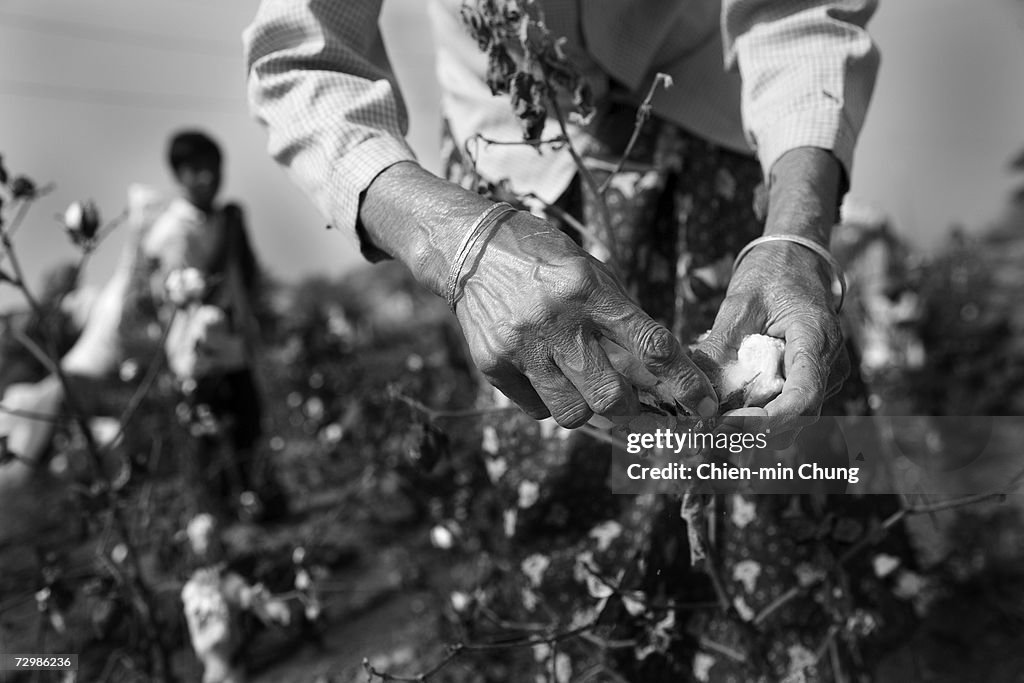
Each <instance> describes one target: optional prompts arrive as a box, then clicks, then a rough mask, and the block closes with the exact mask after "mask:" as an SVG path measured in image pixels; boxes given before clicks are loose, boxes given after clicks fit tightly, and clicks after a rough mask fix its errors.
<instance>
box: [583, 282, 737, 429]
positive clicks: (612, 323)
mask: <svg viewBox="0 0 1024 683" xmlns="http://www.w3.org/2000/svg"><path fill="white" fill-rule="evenodd" d="M622 308H625V309H626V312H625V313H624V314H621V315H618V316H606V317H605V318H604V319H603V320H600V319H599V320H598V321H597V322H598V323H599V325H600V326H601V327H600V331H601V333H602V334H604V336H606V337H608V338H609V339H610V340H611V341H613V342H615V343H616V344H618V345H619V346H621V347H622V348H624V349H626V351H628V352H629V353H630V354H632V355H633V357H634V358H636V359H637V360H638V361H639V362H640V365H641V366H642V367H643V368H645V369H646V370H647V371H648V372H650V373H651V374H652V375H654V377H655V378H657V380H658V384H657V385H656V386H655V387H654V388H653V390H654V392H655V393H657V394H658V395H659V398H661V399H662V400H664V401H666V402H668V403H674V404H676V405H678V406H681V407H683V408H685V409H686V410H687V411H689V412H690V413H696V414H698V415H700V416H701V417H711V416H712V415H714V414H715V413H717V412H718V395H717V394H716V393H715V389H714V386H713V385H712V384H711V381H710V380H709V379H708V378H707V376H706V375H705V374H704V373H703V372H701V370H700V369H698V368H697V366H696V365H694V363H693V361H692V360H691V359H690V357H689V356H688V355H687V354H686V352H685V351H684V350H683V347H682V346H681V345H680V344H679V341H678V340H677V339H676V338H675V337H674V336H673V335H672V333H671V332H669V331H668V330H667V329H665V328H664V327H662V326H661V325H659V324H658V323H656V322H654V320H652V319H651V318H650V316H648V315H647V314H646V313H644V312H643V311H641V310H640V309H639V308H637V307H636V306H635V305H634V304H633V303H632V302H630V301H628V300H625V301H623V304H622ZM595 318H598V316H595ZM645 388H646V387H645Z"/></svg>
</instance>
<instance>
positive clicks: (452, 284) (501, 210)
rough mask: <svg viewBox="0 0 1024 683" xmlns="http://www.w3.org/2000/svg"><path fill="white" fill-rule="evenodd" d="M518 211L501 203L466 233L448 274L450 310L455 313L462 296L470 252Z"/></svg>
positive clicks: (447, 299)
mask: <svg viewBox="0 0 1024 683" xmlns="http://www.w3.org/2000/svg"><path fill="white" fill-rule="evenodd" d="M515 210H516V209H515V208H514V207H512V206H510V205H509V204H506V203H505V202H499V203H498V204H495V205H494V206H492V207H490V208H488V209H487V210H486V211H484V212H483V213H482V214H480V216H479V217H478V218H477V219H476V220H475V221H473V224H472V225H471V226H470V227H469V230H467V231H466V235H465V237H463V238H462V242H461V243H460V244H459V248H458V250H457V251H456V252H455V259H454V260H453V261H452V269H451V270H450V271H449V273H448V286H447V287H446V288H445V300H446V301H447V302H448V308H450V309H451V310H452V313H454V312H455V304H456V303H458V300H459V295H460V294H461V291H460V288H459V283H460V281H461V279H462V269H463V268H464V267H465V265H466V261H467V259H468V258H469V254H470V252H471V251H472V250H473V247H474V246H475V245H476V243H477V241H478V240H479V239H480V236H481V235H482V234H483V233H484V232H486V231H487V229H488V228H490V227H491V226H492V225H494V224H495V223H496V222H497V221H498V219H499V218H501V217H502V216H504V215H505V214H506V213H510V212H514V211H515Z"/></svg>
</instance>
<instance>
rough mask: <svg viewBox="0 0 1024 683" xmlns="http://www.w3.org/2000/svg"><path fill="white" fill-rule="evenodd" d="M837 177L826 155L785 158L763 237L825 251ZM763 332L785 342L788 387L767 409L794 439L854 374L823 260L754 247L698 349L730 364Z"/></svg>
mask: <svg viewBox="0 0 1024 683" xmlns="http://www.w3.org/2000/svg"><path fill="white" fill-rule="evenodd" d="M839 174H840V169H839V164H838V163H837V162H836V161H835V159H834V158H833V157H832V156H831V155H830V154H828V153H827V152H824V151H822V150H817V149H811V148H801V149H798V150H794V151H792V152H789V153H787V154H786V155H784V156H783V157H782V158H781V159H780V160H779V161H778V162H777V163H776V164H775V166H774V167H773V170H772V182H771V193H770V199H769V209H768V217H767V225H766V229H765V234H790V235H799V236H801V237H806V238H809V239H813V240H815V241H816V242H817V243H818V244H821V245H822V246H826V247H827V245H828V238H827V236H828V234H829V230H830V229H831V227H832V225H833V224H834V222H835V214H836V206H837V194H838V188H839ZM758 333H759V334H767V335H770V336H773V337H778V338H780V339H784V340H785V342H786V350H785V356H784V361H783V362H784V370H785V376H786V381H785V385H784V386H783V390H782V393H781V394H780V395H779V396H778V397H777V398H775V399H774V400H772V401H771V402H770V403H768V404H767V405H766V406H765V409H766V410H767V412H768V416H769V419H770V423H771V428H772V431H773V432H774V433H775V434H782V433H785V432H790V433H791V434H792V432H793V431H794V430H795V429H797V428H798V427H799V426H800V424H801V422H802V421H801V420H800V419H798V418H800V417H811V418H814V417H817V416H818V415H819V414H820V411H821V405H822V402H823V401H824V400H825V398H826V397H828V396H829V395H831V393H833V392H834V391H836V390H837V389H838V387H839V386H840V385H841V384H842V381H843V380H844V379H845V377H846V374H847V373H848V371H849V364H848V360H847V358H846V354H845V351H844V349H843V337H842V331H841V329H840V324H839V317H838V314H837V312H836V309H835V301H834V298H833V294H832V273H831V270H830V268H829V266H828V264H827V263H826V262H825V261H824V259H822V258H821V256H819V255H818V254H815V253H814V252H813V251H811V250H810V249H808V248H807V247H804V246H802V245H799V244H795V243H792V242H785V241H777V242H767V243H764V244H759V245H757V246H756V247H754V248H753V249H752V250H751V251H750V252H749V253H748V255H747V256H746V257H745V258H744V259H743V260H742V261H741V263H740V265H739V267H738V268H737V270H736V273H735V274H734V276H733V279H732V281H731V282H730V283H729V289H728V292H727V294H726V298H725V301H724V302H723V303H722V307H721V309H719V312H718V316H717V317H716V319H715V324H714V326H713V328H712V330H711V333H710V334H709V335H708V337H707V338H706V339H705V340H704V341H703V342H702V343H701V344H700V346H699V350H700V351H701V352H702V353H704V354H706V355H707V356H709V357H710V358H711V359H712V360H713V361H714V362H716V363H718V364H720V365H724V364H725V363H726V362H727V361H728V360H729V358H730V357H735V351H736V348H737V347H738V346H739V344H740V342H741V341H742V340H743V338H744V337H745V336H747V335H748V334H758ZM803 422H806V421H803Z"/></svg>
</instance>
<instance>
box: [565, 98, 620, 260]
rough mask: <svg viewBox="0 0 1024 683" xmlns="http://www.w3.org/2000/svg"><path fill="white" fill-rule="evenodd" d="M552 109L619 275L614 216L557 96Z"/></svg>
mask: <svg viewBox="0 0 1024 683" xmlns="http://www.w3.org/2000/svg"><path fill="white" fill-rule="evenodd" d="M551 111H552V112H554V114H555V120H556V121H558V127H559V128H560V129H561V131H562V135H563V136H564V137H565V140H566V147H567V148H568V150H569V154H570V156H572V160H573V163H575V164H576V168H577V169H578V170H579V174H580V178H581V179H582V180H583V184H584V185H586V187H587V189H588V190H589V191H590V192H591V194H592V195H593V197H594V203H595V205H596V207H597V214H598V217H599V219H600V223H601V228H602V229H603V230H604V233H605V243H606V244H607V246H608V247H610V248H611V251H610V252H609V255H608V258H609V261H610V263H608V264H607V265H608V266H609V267H610V268H611V270H612V272H613V273H614V274H615V275H616V276H618V275H619V272H620V268H619V265H618V262H617V260H616V257H617V256H618V254H619V250H618V245H617V244H616V242H617V240H616V239H615V232H614V229H613V228H612V217H611V211H609V209H608V205H607V204H606V203H605V202H604V201H602V197H601V191H600V188H599V187H598V186H597V181H596V180H595V179H594V174H593V173H591V172H590V169H589V168H587V165H586V163H585V162H584V161H583V157H582V156H580V153H579V152H578V151H577V150H576V146H575V145H574V144H573V143H572V138H570V137H569V126H568V124H567V123H566V121H565V114H564V113H563V112H562V108H561V106H559V104H558V101H557V99H556V98H551Z"/></svg>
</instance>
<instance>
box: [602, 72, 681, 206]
mask: <svg viewBox="0 0 1024 683" xmlns="http://www.w3.org/2000/svg"><path fill="white" fill-rule="evenodd" d="M662 84H664V85H665V87H666V88H669V87H671V86H672V77H671V76H669V75H668V74H663V73H660V72H659V73H657V74H655V76H654V81H652V82H651V87H650V88H648V90H647V96H646V97H644V100H643V102H641V103H640V106H639V107H638V108H637V110H636V120H635V122H634V123H633V133H632V135H630V136H629V142H627V143H626V149H625V150H624V151H623V152H622V156H621V157H619V161H618V163H617V164H616V165H615V168H614V169H612V172H611V173H610V174H609V175H608V177H607V178H605V181H604V182H603V183H601V187H599V188H598V196H599V197H601V198H604V195H605V193H607V192H608V188H609V187H611V185H612V180H614V179H615V176H616V175H618V174H619V173H620V172H621V171H622V167H623V166H625V165H626V162H627V161H628V160H629V155H630V154H632V153H633V147H635V146H636V143H637V140H639V139H640V132H641V131H642V130H643V128H644V124H645V123H647V119H649V118H650V117H651V101H652V100H653V99H654V93H655V92H657V90H658V86H659V85H662Z"/></svg>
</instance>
